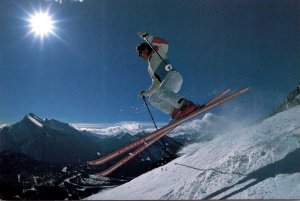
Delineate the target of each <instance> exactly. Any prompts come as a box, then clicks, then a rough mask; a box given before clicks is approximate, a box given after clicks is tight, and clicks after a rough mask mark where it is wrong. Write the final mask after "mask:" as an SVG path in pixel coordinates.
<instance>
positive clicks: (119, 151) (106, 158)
mask: <svg viewBox="0 0 300 201" xmlns="http://www.w3.org/2000/svg"><path fill="white" fill-rule="evenodd" d="M229 91H230V88H227V89H225V90H224V91H222V92H220V93H218V94H217V95H216V96H215V97H213V98H212V99H210V100H209V101H207V102H206V103H205V104H204V106H206V105H210V104H211V103H213V102H214V101H216V100H218V99H220V98H221V97H223V96H224V95H226V94H227V93H228V92H229ZM159 133H160V132H159V130H157V131H156V132H154V133H152V134H150V135H148V136H145V137H143V138H140V139H138V140H136V141H134V142H132V143H130V144H128V145H126V146H124V147H121V148H119V149H117V150H116V151H113V152H111V153H109V154H107V155H105V156H103V157H101V158H98V159H96V160H92V161H88V162H87V163H88V164H89V165H93V166H96V165H101V164H104V163H106V162H108V161H110V160H112V159H114V158H116V157H118V156H120V155H122V154H124V153H126V152H128V151H130V150H132V149H134V148H136V147H138V146H139V145H141V144H143V143H145V142H147V141H148V140H151V139H153V138H155V136H156V135H157V134H159Z"/></svg>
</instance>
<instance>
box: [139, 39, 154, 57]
mask: <svg viewBox="0 0 300 201" xmlns="http://www.w3.org/2000/svg"><path fill="white" fill-rule="evenodd" d="M136 51H137V53H138V55H139V57H141V58H142V59H144V60H148V58H149V56H150V54H151V53H152V48H151V46H150V45H149V44H148V43H141V44H140V45H138V46H137V47H136Z"/></svg>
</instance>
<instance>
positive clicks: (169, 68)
mask: <svg viewBox="0 0 300 201" xmlns="http://www.w3.org/2000/svg"><path fill="white" fill-rule="evenodd" d="M146 36H147V35H145V36H143V38H144V40H145V41H146V42H147V43H148V45H150V47H151V48H152V50H154V52H156V54H157V55H158V56H159V58H160V59H161V60H162V61H163V62H164V63H165V64H166V67H165V69H166V70H167V71H169V70H171V69H172V65H171V64H168V63H167V62H166V61H165V60H164V59H163V58H162V56H161V55H160V54H159V53H158V51H157V50H156V49H155V48H154V47H153V45H152V44H151V43H150V41H149V40H148V39H147V38H146Z"/></svg>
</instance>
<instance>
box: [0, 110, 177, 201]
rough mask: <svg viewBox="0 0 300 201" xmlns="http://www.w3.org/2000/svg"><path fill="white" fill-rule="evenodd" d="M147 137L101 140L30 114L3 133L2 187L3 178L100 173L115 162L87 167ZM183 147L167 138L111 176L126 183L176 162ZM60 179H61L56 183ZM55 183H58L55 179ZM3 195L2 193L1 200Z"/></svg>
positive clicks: (0, 154) (0, 145)
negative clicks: (124, 179) (169, 162)
mask: <svg viewBox="0 0 300 201" xmlns="http://www.w3.org/2000/svg"><path fill="white" fill-rule="evenodd" d="M145 134H146V133H139V134H137V135H134V136H132V135H130V134H128V133H124V132H121V133H119V134H117V135H112V136H106V137H102V136H100V135H97V134H95V133H91V132H87V131H79V130H77V129H75V128H74V127H73V126H71V125H69V124H67V123H63V122H60V121H57V120H55V119H51V120H48V119H44V120H43V119H41V118H40V117H38V116H36V115H35V114H33V113H30V114H27V115H25V116H24V118H23V119H22V120H21V121H20V122H17V123H15V124H13V125H10V126H4V127H3V128H2V129H0V167H1V168H0V183H1V178H4V177H5V178H10V179H11V178H17V177H21V178H23V175H26V178H29V177H30V175H31V176H36V175H39V177H43V175H44V176H45V175H47V174H48V175H49V172H51V174H58V175H61V174H63V173H62V169H63V168H65V169H67V170H68V171H67V172H66V174H68V176H70V172H71V171H74V174H78V172H81V173H82V174H83V175H87V174H93V173H97V172H99V171H101V170H103V169H104V168H105V167H108V166H110V165H112V164H113V162H114V161H112V162H111V163H108V164H107V165H106V166H101V167H96V168H93V167H89V166H87V164H86V161H88V160H91V159H96V158H98V157H100V156H99V155H104V154H106V153H109V152H111V151H113V150H115V149H117V148H119V147H121V146H124V145H126V144H128V143H130V142H132V141H133V140H135V139H136V138H139V137H141V136H143V135H145ZM162 142H164V144H162ZM181 145H182V144H181V143H179V142H177V141H175V140H173V139H172V138H170V137H167V136H166V137H164V138H163V139H162V141H159V142H157V143H155V144H154V145H153V146H151V147H150V148H149V149H147V150H146V151H144V152H143V153H142V154H140V155H139V156H138V157H137V158H135V159H134V160H132V161H130V162H129V163H128V164H127V165H125V166H124V167H123V168H121V169H120V170H119V171H117V172H116V173H115V174H114V175H112V176H113V177H115V178H127V179H128V178H132V177H136V176H138V175H140V174H142V173H144V172H146V171H148V170H149V169H151V168H154V167H157V166H159V165H161V164H164V163H166V162H168V161H170V160H172V159H174V158H176V157H177V155H176V153H177V151H178V150H179V149H180V147H181ZM116 160H117V159H116ZM76 172H77V173H76ZM86 177H87V176H86ZM59 178H60V177H59V176H58V177H57V179H58V180H59ZM52 179H54V180H55V177H53V178H52ZM0 186H1V184H0ZM2 193H3V192H1V190H0V198H1V194H2ZM2 197H3V196H2ZM4 198H6V199H9V198H11V197H4ZM37 198H38V197H37ZM64 198H65V197H64ZM57 199H62V197H57Z"/></svg>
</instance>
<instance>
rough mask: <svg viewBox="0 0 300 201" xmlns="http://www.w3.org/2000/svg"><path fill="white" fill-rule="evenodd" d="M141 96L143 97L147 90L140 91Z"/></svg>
mask: <svg viewBox="0 0 300 201" xmlns="http://www.w3.org/2000/svg"><path fill="white" fill-rule="evenodd" d="M138 96H139V97H140V98H143V97H144V96H145V91H144V90H143V91H141V92H140V93H139V95H138Z"/></svg>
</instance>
